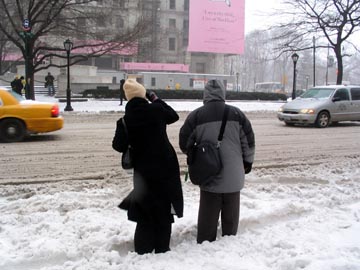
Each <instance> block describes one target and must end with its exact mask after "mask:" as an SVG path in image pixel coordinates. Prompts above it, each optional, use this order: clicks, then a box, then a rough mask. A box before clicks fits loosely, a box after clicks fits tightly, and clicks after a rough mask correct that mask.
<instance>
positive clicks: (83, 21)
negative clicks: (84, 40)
mask: <svg viewBox="0 0 360 270" xmlns="http://www.w3.org/2000/svg"><path fill="white" fill-rule="evenodd" d="M76 21H77V26H78V27H84V26H86V19H85V18H77V19H76Z"/></svg>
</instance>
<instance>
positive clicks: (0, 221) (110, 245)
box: [0, 97, 360, 270]
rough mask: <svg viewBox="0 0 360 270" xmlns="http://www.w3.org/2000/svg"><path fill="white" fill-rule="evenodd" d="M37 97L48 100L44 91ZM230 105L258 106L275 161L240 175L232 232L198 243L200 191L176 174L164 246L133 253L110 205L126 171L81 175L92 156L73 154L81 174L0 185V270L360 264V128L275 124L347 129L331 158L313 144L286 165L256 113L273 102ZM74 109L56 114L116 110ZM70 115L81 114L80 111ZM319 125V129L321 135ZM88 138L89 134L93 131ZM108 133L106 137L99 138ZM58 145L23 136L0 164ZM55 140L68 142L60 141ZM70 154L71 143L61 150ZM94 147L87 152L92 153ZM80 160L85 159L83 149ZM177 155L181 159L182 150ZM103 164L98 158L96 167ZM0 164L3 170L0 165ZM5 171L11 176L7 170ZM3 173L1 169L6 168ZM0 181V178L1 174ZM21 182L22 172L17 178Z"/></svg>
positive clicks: (261, 138) (121, 216)
mask: <svg viewBox="0 0 360 270" xmlns="http://www.w3.org/2000/svg"><path fill="white" fill-rule="evenodd" d="M39 100H44V101H47V100H52V99H51V98H47V97H42V98H39ZM169 104H170V105H171V106H173V107H174V108H176V109H177V110H179V111H189V110H192V109H194V108H196V107H198V106H201V102H176V101H171V102H169ZM231 104H233V105H236V106H239V107H241V109H242V110H243V111H245V112H251V111H254V115H256V113H255V112H259V113H260V112H261V117H258V118H256V119H255V120H256V121H254V122H253V126H254V129H256V131H258V132H257V141H258V142H259V145H263V146H261V147H262V149H263V150H261V153H260V154H259V155H258V156H257V157H258V158H259V159H263V160H264V159H265V158H264V155H265V154H263V153H266V152H267V151H272V154H271V153H269V154H268V155H269V156H271V155H273V159H274V164H277V165H271V164H270V165H269V164H265V163H264V161H263V160H260V161H258V163H257V164H259V163H262V162H263V166H259V165H258V166H257V167H256V166H255V168H254V170H253V172H252V173H251V174H250V175H248V176H247V179H246V185H245V188H244V189H243V191H242V192H241V206H240V209H241V210H240V212H241V213H240V225H239V232H238V234H237V235H236V236H231V237H221V236H220V235H221V229H220V228H219V233H218V240H217V241H215V242H212V243H208V242H205V243H203V244H202V245H198V244H196V241H195V239H196V220H197V210H198V198H199V191H198V188H197V187H195V186H193V185H192V184H191V183H190V182H184V181H183V191H184V199H185V211H184V217H183V218H181V219H176V220H175V223H174V224H173V231H172V239H171V251H170V252H167V253H165V254H147V255H143V256H140V255H137V254H136V253H134V252H133V242H132V240H133V233H134V229H135V223H132V222H129V221H128V220H127V218H126V212H125V211H122V210H120V209H118V208H117V207H116V205H117V204H118V203H119V201H120V200H121V198H123V197H124V196H125V195H126V194H127V193H128V192H129V190H130V189H131V185H132V184H131V174H129V173H127V172H124V171H123V170H122V169H120V168H117V169H115V168H114V169H107V168H108V167H106V169H104V170H100V171H96V172H95V171H92V170H91V169H90V167H89V170H88V172H86V168H87V166H89V165H87V164H91V163H87V162H86V161H85V162H82V160H79V161H78V162H79V164H78V165H77V166H78V167H79V166H80V167H81V168H82V169H83V170H85V171H84V172H83V174H81V175H79V176H76V177H74V175H73V174H74V173H75V172H74V171H69V170H68V169H67V170H65V171H64V172H63V174H62V175H60V176H57V174H56V172H55V171H54V173H53V175H50V174H48V176H47V177H50V178H51V177H52V178H51V179H52V180H56V179H59V180H65V181H42V183H32V184H18V185H13V184H7V185H0V269H1V270H20V269H21V270H75V269H76V270H95V269H96V270H110V269H111V270H118V269H121V270H132V269H134V270H140V269H144V270H145V269H146V270H148V269H154V270H158V269H164V270H167V269H173V270H177V269H179V270H180V269H181V270H183V269H189V270H198V269H199V270H200V269H206V270H207V269H209V270H219V269H220V270H222V269H223V270H245V269H247V270H250V269H251V270H253V269H255V270H267V269H280V270H288V269H307V270H322V269H323V270H359V269H360V166H359V164H360V146H359V143H358V140H359V137H358V136H357V135H358V134H359V132H358V130H359V129H360V126H359V125H355V126H352V127H350V128H347V127H346V126H345V127H337V128H335V129H332V130H331V128H328V129H325V130H320V129H312V128H310V129H309V128H285V127H283V126H282V125H281V126H279V127H277V128H278V129H281V132H282V131H283V130H285V131H288V132H289V134H293V133H292V132H295V133H296V134H297V133H299V132H303V131H304V132H305V133H304V134H303V135H302V136H303V137H302V138H303V140H304V141H306V140H307V138H308V136H313V135H312V134H313V133H316V135H315V136H317V137H321V136H325V137H326V136H331V134H334V133H337V132H340V130H341V129H342V128H343V130H344V131H346V132H348V133H349V132H352V133H353V134H354V135H353V137H352V135H349V134H348V133H347V135H346V136H344V138H345V139H344V140H352V138H353V148H354V151H353V152H352V153H349V154H346V153H345V154H344V153H341V154H339V158H336V153H333V152H329V153H325V152H324V153H322V152H321V151H320V150H316V152H314V153H313V156H314V159H312V160H310V159H308V158H307V157H308V156H307V155H305V154H304V159H302V160H300V159H299V160H298V164H297V163H296V162H295V163H292V164H290V165H289V156H281V155H280V154H279V153H280V152H281V151H283V153H286V148H287V146H286V145H284V146H283V148H282V149H278V147H279V146H276V149H275V147H274V149H272V148H271V147H272V146H271V145H272V143H274V145H275V143H276V141H277V140H278V139H279V138H280V137H281V136H284V135H283V134H282V133H276V134H277V135H274V137H272V138H265V137H266V136H273V135H272V134H273V133H271V130H269V128H268V127H267V126H266V127H265V124H267V123H264V122H262V118H266V117H267V114H268V113H269V114H273V113H274V111H276V110H277V109H278V107H279V106H281V103H276V102H275V103H271V102H262V103H261V102H231ZM60 106H61V108H62V110H63V108H64V106H65V104H63V103H61V104H60ZM72 107H73V108H74V112H71V113H68V112H66V113H64V117H65V120H67V119H66V117H67V115H76V114H78V113H80V112H81V114H83V115H86V114H87V113H86V112H89V113H90V112H95V113H96V117H100V118H101V117H102V116H101V115H102V114H106V113H99V112H109V111H112V112H122V111H123V110H124V106H119V102H118V101H89V102H73V103H72ZM77 117H78V118H79V119H80V118H81V115H80V116H77ZM70 120H71V118H69V121H68V122H70ZM84 121H85V120H84ZM101 121H106V117H103V118H101ZM182 121H183V119H182ZM95 122H96V121H94V123H93V124H94V125H95V124H96V123H95ZM79 123H80V124H79ZM271 123H273V122H271ZM275 123H276V122H275ZM91 124H92V123H82V122H81V121H79V122H78V123H76V124H74V126H75V125H76V126H77V127H79V131H78V132H79V133H77V134H78V135H77V137H78V136H79V134H80V131H81V128H82V127H83V125H84V126H86V125H90V126H91ZM104 127H105V128H106V127H107V126H104ZM74 130H75V129H73V126H72V125H71V124H70V123H69V125H68V127H66V128H64V130H63V131H61V132H63V133H61V132H60V137H61V136H62V137H63V138H65V137H66V136H67V134H68V133H70V134H71V132H75V131H74ZM177 131H178V130H175V129H174V130H170V131H169V132H173V134H172V135H171V137H172V138H175V137H176V136H177V135H176V132H177ZM93 132H94V133H95V132H97V131H96V130H94V131H93ZM99 132H101V131H99ZM325 132H327V133H326V134H327V135H324V133H325ZM270 133H271V134H270ZM104 134H105V133H104ZM274 134H275V133H274ZM87 135H89V136H94V137H95V135H94V134H87ZM68 136H70V135H68ZM286 136H296V135H286ZM110 137H111V135H108V137H107V138H106V141H109V138H110ZM305 137H306V138H305ZM77 139H78V141H77V143H78V144H79V143H81V142H82V141H81V139H80V138H77ZM280 139H281V138H280ZM282 140H284V141H285V140H286V138H284V139H282ZM100 142H102V141H100ZM56 143H57V142H56V141H44V142H41V141H30V142H25V143H18V144H3V145H0V149H1V155H2V157H1V162H3V163H14V164H15V163H16V160H17V158H18V155H19V156H21V149H23V151H24V153H28V152H26V151H29V149H31V151H35V148H30V147H37V148H38V147H42V146H41V145H42V144H44V145H45V144H46V148H49V147H50V148H51V147H54V146H53V145H55V144H56ZM62 143H63V144H66V141H65V140H64V142H62ZM68 143H70V142H68ZM175 143H176V140H175V142H174V144H175ZM349 143H350V142H349ZM89 145H90V147H94V149H95V148H96V149H98V148H100V147H102V148H104V146H103V145H101V143H99V142H98V141H96V143H94V144H93V145H92V144H89ZM79 147H81V146H79ZM106 147H108V146H106ZM106 147H105V148H106ZM293 147H295V146H293ZM297 147H301V145H300V146H297ZM54 148H56V149H57V150H58V152H56V150H51V151H52V152H51V153H52V155H53V156H55V155H58V156H59V157H62V154H63V153H62V151H63V149H61V148H60V146H58V145H56V147H54ZM315 148H316V147H315ZM108 149H109V150H106V149H105V150H106V151H105V150H104V151H105V152H106V154H105V156H106V157H107V158H108V159H109V160H110V159H111V158H112V155H113V154H114V153H113V152H112V151H111V149H110V147H108ZM267 149H269V150H267ZM15 151H18V152H19V154H17V155H16V156H15V155H12V153H13V152H15ZM45 151H46V149H42V150H40V149H39V150H37V152H35V153H36V156H35V155H34V157H33V159H34V160H35V161H36V162H34V164H33V165H32V166H34V170H36V167H35V166H36V163H37V162H40V161H41V160H42V159H46V158H48V157H47V156H46V155H44V157H43V158H41V159H40V158H39V157H38V155H40V154H43V153H45ZM71 151H73V150H70V149H69V154H71ZM289 151H297V152H298V154H299V156H300V157H301V155H302V154H301V151H302V148H299V149H295V150H293V149H291V147H289ZM314 151H315V150H314ZM53 152H54V153H53ZM294 153H295V152H294ZM97 154H98V152H97V151H94V155H97ZM47 155H50V154H49V153H47ZM291 155H292V154H291ZM309 156H311V153H310V155H309ZM328 156H331V158H329V157H328ZM68 158H70V155H69V157H68ZM86 158H88V159H89V161H88V162H91V160H90V159H91V158H92V157H91V155H90V154H87V156H86ZM181 160H182V161H181V162H182V163H183V157H181ZM64 161H66V160H64ZM106 162H107V161H106V160H104V166H106V165H105V163H106ZM256 162H257V161H255V164H256ZM43 164H44V163H43ZM64 164H65V163H64ZM183 165H184V164H182V166H183ZM24 166H25V165H24ZM64 166H65V165H64ZM0 168H6V167H5V166H3V167H1V165H0ZM9 168H10V167H9ZM66 168H68V167H66ZM21 170H22V169H21V168H19V169H18V171H21ZM29 170H31V169H29ZM11 172H12V173H13V174H15V171H11ZM44 172H45V168H44ZM1 173H2V174H6V173H7V171H1ZM5 178H6V177H4V176H3V177H0V179H2V180H4V179H5ZM10 178H12V176H11V175H9V179H10ZM34 179H35V178H34ZM71 179H73V180H71ZM26 180H27V179H26V178H25V179H23V182H26ZM66 180H68V181H66ZM70 180H71V181H70ZM5 182H6V181H5Z"/></svg>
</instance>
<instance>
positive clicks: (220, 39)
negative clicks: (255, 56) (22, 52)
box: [188, 0, 245, 54]
mask: <svg viewBox="0 0 360 270" xmlns="http://www.w3.org/2000/svg"><path fill="white" fill-rule="evenodd" d="M244 25H245V0H194V1H190V19H189V47H188V51H191V52H212V53H226V54H242V53H243V52H244V28H245V27H244Z"/></svg>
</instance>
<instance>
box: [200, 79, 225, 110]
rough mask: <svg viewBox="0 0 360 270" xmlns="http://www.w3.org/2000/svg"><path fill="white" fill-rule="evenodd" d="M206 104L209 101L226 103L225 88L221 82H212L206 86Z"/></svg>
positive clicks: (204, 99) (204, 98)
mask: <svg viewBox="0 0 360 270" xmlns="http://www.w3.org/2000/svg"><path fill="white" fill-rule="evenodd" d="M203 101H204V104H205V103H208V102H209V101H224V102H225V86H224V85H223V83H222V82H221V81H220V80H210V81H208V82H207V84H206V85H205V89H204V97H203Z"/></svg>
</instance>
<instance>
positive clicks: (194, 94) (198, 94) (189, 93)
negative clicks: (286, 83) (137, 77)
mask: <svg viewBox="0 0 360 270" xmlns="http://www.w3.org/2000/svg"><path fill="white" fill-rule="evenodd" d="M154 92H155V93H156V94H157V95H158V96H159V97H160V98H162V99H200V100H202V99H203V91H202V90H154ZM81 94H82V96H83V97H87V98H89V97H92V98H113V99H120V90H108V89H87V90H85V91H83V92H82V93H81ZM286 99H287V97H286V95H284V94H278V93H262V92H234V91H227V92H226V100H272V101H275V100H286Z"/></svg>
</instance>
